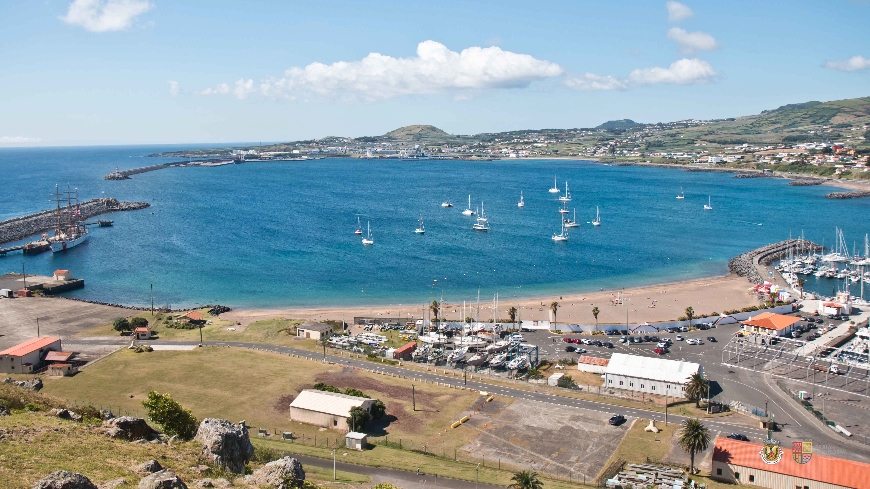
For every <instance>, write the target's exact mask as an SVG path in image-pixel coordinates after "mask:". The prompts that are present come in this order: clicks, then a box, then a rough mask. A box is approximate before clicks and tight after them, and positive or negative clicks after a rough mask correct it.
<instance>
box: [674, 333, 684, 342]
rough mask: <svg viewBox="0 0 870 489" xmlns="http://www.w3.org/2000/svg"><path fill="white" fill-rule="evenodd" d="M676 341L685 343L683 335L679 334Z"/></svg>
mask: <svg viewBox="0 0 870 489" xmlns="http://www.w3.org/2000/svg"><path fill="white" fill-rule="evenodd" d="M674 339H675V340H677V341H683V335H679V334H678V335H677V336H676V337H674Z"/></svg>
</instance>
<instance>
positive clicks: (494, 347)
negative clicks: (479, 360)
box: [486, 340, 511, 353]
mask: <svg viewBox="0 0 870 489" xmlns="http://www.w3.org/2000/svg"><path fill="white" fill-rule="evenodd" d="M509 346H511V342H510V341H505V340H499V341H496V342H495V343H493V344H491V345H489V346H487V347H486V351H488V352H489V353H500V352H503V351H504V350H506V349H507V347H509Z"/></svg>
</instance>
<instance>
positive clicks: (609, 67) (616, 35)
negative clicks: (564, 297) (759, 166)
mask: <svg viewBox="0 0 870 489" xmlns="http://www.w3.org/2000/svg"><path fill="white" fill-rule="evenodd" d="M868 18H870V1H866V0H832V1H830V2H758V1H753V2H748V1H731V2H721V1H718V2H701V1H685V2H681V3H677V2H665V1H650V2H613V1H597V2H581V1H550V0H538V1H534V2H520V1H511V0H500V1H475V2H468V1H462V2H460V1H444V0H441V1H438V2H426V3H424V2H407V1H404V2H388V1H354V2H348V1H336V0H321V1H316V2H291V1H265V0H248V1H245V2H238V1H228V0H208V1H200V0H187V1H185V0H177V1H170V0H75V1H73V0H18V1H15V0H8V1H4V2H0V19H2V20H3V25H4V28H3V29H2V30H0V59H2V61H3V63H2V68H0V111H2V113H3V117H2V118H0V145H2V146H20V145H78V144H128V143H148V144H150V143H200V142H206V143H212V142H214V143H220V142H232V141H284V140H296V139H307V138H317V137H323V136H328V135H342V136H362V135H377V134H383V133H384V132H386V131H389V130H392V129H394V128H396V127H399V126H403V125H407V124H433V125H436V126H438V127H440V128H442V129H444V130H446V131H448V132H450V133H454V134H471V133H478V132H493V131H504V130H513V129H525V128H546V127H590V126H595V125H597V124H600V123H602V122H604V121H607V120H611V119H622V118H630V119H634V120H636V121H641V122H657V121H670V120H678V119H685V118H717V117H732V116H739V115H747V114H753V113H757V112H759V111H761V110H764V109H770V108H775V107H777V106H780V105H783V104H786V103H795V102H804V101H808V100H823V101H824V100H835V99H842V98H851V97H860V96H867V95H870V90H868V87H870V34H868V32H870V31H868V23H867V19H868ZM372 53H379V55H377V54H372Z"/></svg>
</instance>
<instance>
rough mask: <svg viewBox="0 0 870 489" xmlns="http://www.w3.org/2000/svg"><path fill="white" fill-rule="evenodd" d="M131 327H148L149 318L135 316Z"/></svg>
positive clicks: (131, 321)
mask: <svg viewBox="0 0 870 489" xmlns="http://www.w3.org/2000/svg"><path fill="white" fill-rule="evenodd" d="M130 327H131V328H133V329H136V328H147V327H148V320H147V319H145V318H141V317H138V316H137V317H134V318H133V319H131V320H130Z"/></svg>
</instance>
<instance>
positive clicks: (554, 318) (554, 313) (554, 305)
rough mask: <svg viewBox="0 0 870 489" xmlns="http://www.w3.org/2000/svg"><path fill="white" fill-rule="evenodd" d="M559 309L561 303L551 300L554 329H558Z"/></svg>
mask: <svg viewBox="0 0 870 489" xmlns="http://www.w3.org/2000/svg"><path fill="white" fill-rule="evenodd" d="M558 310H559V303H558V302H556V301H553V302H551V303H550V311H552V313H553V330H554V331H558V330H557V329H556V311H558Z"/></svg>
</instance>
